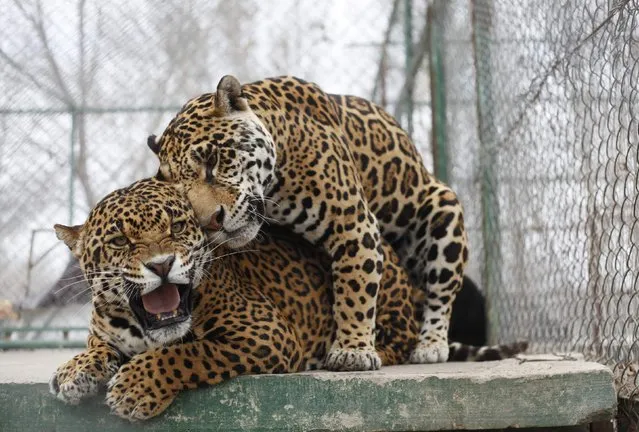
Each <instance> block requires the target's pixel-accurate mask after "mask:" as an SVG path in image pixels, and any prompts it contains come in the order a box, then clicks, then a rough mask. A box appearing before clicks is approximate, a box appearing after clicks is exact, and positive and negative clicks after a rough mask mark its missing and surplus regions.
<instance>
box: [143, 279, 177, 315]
mask: <svg viewBox="0 0 639 432" xmlns="http://www.w3.org/2000/svg"><path fill="white" fill-rule="evenodd" d="M142 305H143V306H144V309H145V310H146V311H147V312H148V313H150V314H159V313H164V312H172V311H174V310H175V309H177V308H178V306H179V305H180V293H179V292H178V289H177V286H175V285H174V284H164V285H161V286H160V287H159V288H156V289H155V290H154V291H152V292H150V293H148V294H146V295H143V296H142Z"/></svg>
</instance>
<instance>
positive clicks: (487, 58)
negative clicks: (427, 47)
mask: <svg viewBox="0 0 639 432" xmlns="http://www.w3.org/2000/svg"><path fill="white" fill-rule="evenodd" d="M471 8H472V27H473V53H474V57H475V59H474V60H475V71H476V77H477V78H476V81H475V86H476V92H477V119H478V128H479V146H480V156H479V165H480V166H479V172H480V184H481V210H482V234H483V246H484V260H485V261H484V269H483V270H484V271H483V280H482V282H483V286H484V290H485V293H486V298H487V309H488V317H489V320H490V328H489V330H488V333H489V340H490V341H492V342H494V341H496V340H497V339H498V336H499V328H500V327H499V310H498V308H497V307H496V298H497V295H496V294H497V293H498V291H499V290H500V289H501V287H502V282H501V268H500V267H501V262H502V259H501V230H500V227H499V200H498V187H499V184H498V177H497V166H498V165H497V164H498V160H497V155H496V153H497V145H496V142H497V139H496V132H495V126H494V124H493V121H494V119H495V110H494V105H493V103H494V101H493V99H492V84H493V77H492V71H491V48H492V47H491V40H490V31H491V27H492V15H493V14H492V7H491V5H490V3H488V2H475V1H473V2H471Z"/></svg>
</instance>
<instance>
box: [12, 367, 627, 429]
mask: <svg viewBox="0 0 639 432" xmlns="http://www.w3.org/2000/svg"><path fill="white" fill-rule="evenodd" d="M2 360H3V357H2V356H1V355H0V365H2ZM23 361H24V363H25V364H29V363H30V362H29V360H28V359H27V358H24V360H23ZM7 363H8V362H7ZM31 363H33V362H31ZM47 363H48V365H47V367H44V368H43V369H44V370H43V373H42V374H41V377H40V379H34V374H33V373H32V374H31V375H30V379H29V381H31V382H23V383H19V382H12V380H10V379H8V378H7V376H6V374H5V375H1V376H0V382H4V384H0V430H2V431H13V430H16V431H18V430H20V431H21V430H60V431H62V430H64V431H74V430H82V431H86V430H89V429H90V428H94V429H95V428H97V430H100V431H128V430H158V431H177V430H191V431H193V430H220V431H274V430H278V431H331V430H347V431H364V430H376V431H384V430H386V431H411V430H417V431H433V430H450V429H502V428H506V427H520V428H521V427H553V426H567V425H578V424H587V423H591V422H596V421H604V420H608V419H610V418H612V417H613V416H614V414H615V409H616V397H615V391H614V388H613V382H612V374H611V372H610V370H609V369H608V368H606V367H605V366H602V365H599V364H596V363H588V362H583V361H530V362H523V363H521V362H519V361H518V360H506V361H501V362H487V363H447V364H437V365H410V366H395V367H386V368H383V369H382V370H381V371H377V372H358V373H333V372H326V371H319V372H312V373H303V374H290V375H265V376H246V377H241V378H238V379H235V380H232V381H230V382H228V383H225V384H223V385H219V386H216V387H214V388H208V389H201V390H194V391H188V392H184V393H183V394H182V395H181V396H180V397H178V399H177V400H176V402H175V403H174V405H173V406H171V408H169V410H168V411H167V413H166V414H165V415H164V416H161V417H160V418H158V419H156V420H152V421H150V422H147V423H143V424H136V425H131V424H129V423H127V422H125V421H123V420H120V419H118V418H116V417H115V416H113V415H111V414H110V413H109V411H108V409H107V407H106V406H105V405H104V404H103V395H101V396H100V397H98V398H95V399H94V400H92V401H89V402H87V403H84V404H81V405H80V406H77V407H69V406H65V405H64V404H62V403H61V402H60V401H58V400H56V399H55V398H54V397H53V396H52V395H50V394H49V393H48V387H47V385H46V384H45V381H46V380H48V377H49V376H50V373H51V371H52V370H53V369H54V368H55V365H51V363H49V362H47ZM0 369H1V368H0ZM47 369H51V370H47ZM45 372H46V373H45ZM14 381H20V380H19V379H16V380H14Z"/></svg>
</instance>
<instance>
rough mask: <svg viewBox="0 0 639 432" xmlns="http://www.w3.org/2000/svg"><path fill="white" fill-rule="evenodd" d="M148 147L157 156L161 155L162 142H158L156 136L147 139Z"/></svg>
mask: <svg viewBox="0 0 639 432" xmlns="http://www.w3.org/2000/svg"><path fill="white" fill-rule="evenodd" d="M146 145H148V146H149V148H150V149H151V150H152V151H153V153H155V154H160V141H158V139H157V137H156V136H155V135H149V137H148V138H147V139H146Z"/></svg>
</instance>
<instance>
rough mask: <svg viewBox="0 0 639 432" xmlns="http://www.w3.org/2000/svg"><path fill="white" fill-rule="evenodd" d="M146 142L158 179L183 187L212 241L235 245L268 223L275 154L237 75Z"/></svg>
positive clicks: (186, 107) (193, 101)
mask: <svg viewBox="0 0 639 432" xmlns="http://www.w3.org/2000/svg"><path fill="white" fill-rule="evenodd" d="M148 145H149V147H150V148H151V149H152V150H153V152H155V154H156V155H157V156H158V157H159V159H160V168H159V171H158V174H157V178H159V179H161V180H165V181H169V182H179V183H181V184H183V185H184V187H185V192H186V194H187V196H188V198H189V200H190V201H191V204H192V206H193V209H194V210H195V213H196V215H197V218H198V221H199V223H200V225H201V226H202V227H203V228H204V229H205V230H206V232H207V234H208V235H209V237H210V239H211V241H212V242H214V243H217V244H222V243H225V244H226V245H227V246H229V247H231V248H237V247H241V246H243V245H245V244H246V243H248V242H249V241H251V240H253V238H254V237H255V236H256V235H257V233H258V232H259V230H260V227H261V225H262V223H263V221H264V196H265V193H266V192H267V190H268V188H269V185H270V184H271V183H272V181H273V178H274V170H275V159H276V153H275V144H274V142H273V137H272V136H271V134H270V133H269V132H268V130H267V129H266V127H265V126H264V124H263V123H262V122H261V121H260V120H259V119H258V117H257V116H256V115H255V114H254V113H253V111H252V110H251V108H250V107H249V105H248V103H247V101H246V99H245V98H244V96H243V94H242V87H241V86H240V83H239V81H238V80H237V79H236V78H234V77H232V76H228V75H227V76H225V77H223V78H222V79H221V81H220V83H219V84H218V86H217V91H216V92H215V93H214V94H212V93H207V94H204V95H202V96H199V97H197V98H194V99H191V100H190V101H188V102H187V103H186V105H184V107H183V108H182V110H181V111H180V112H179V113H178V114H177V115H176V116H175V117H174V118H173V119H172V120H171V122H170V123H169V125H168V127H167V128H166V130H165V131H164V133H163V134H162V136H161V137H160V138H159V139H157V138H156V137H155V136H153V135H152V136H150V137H149V139H148Z"/></svg>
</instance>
